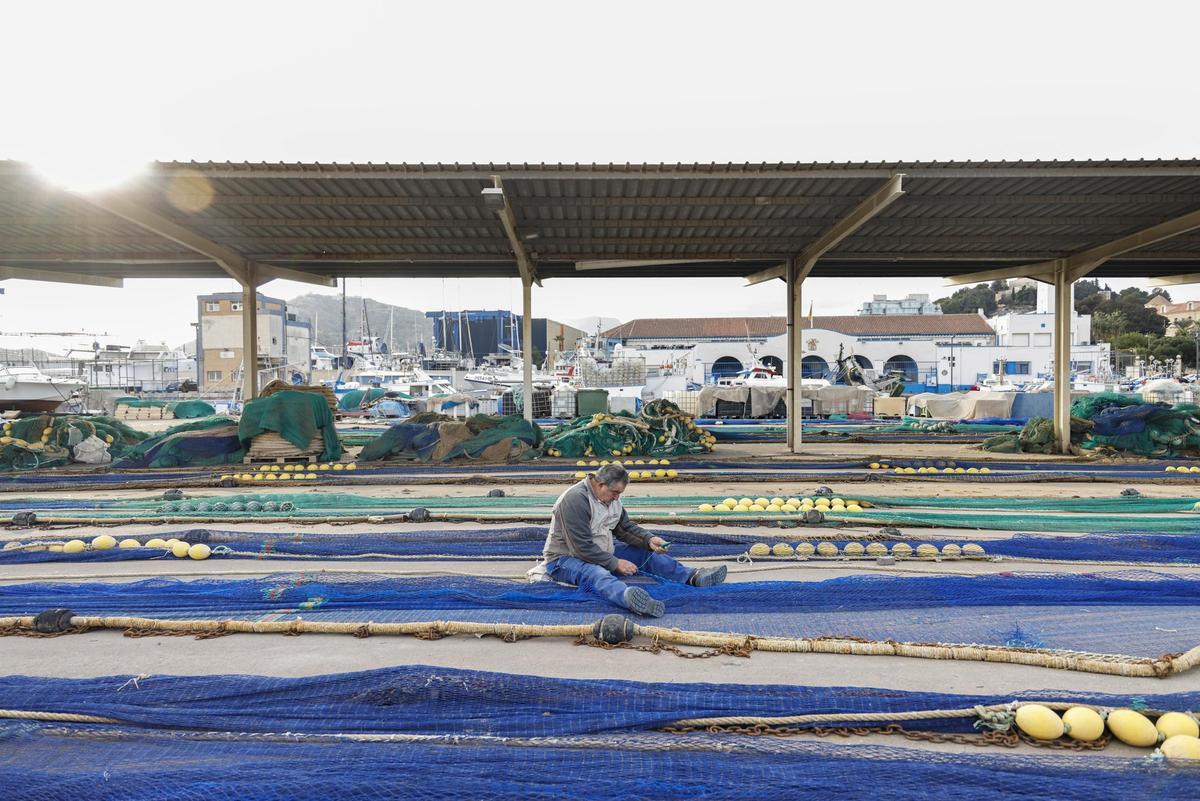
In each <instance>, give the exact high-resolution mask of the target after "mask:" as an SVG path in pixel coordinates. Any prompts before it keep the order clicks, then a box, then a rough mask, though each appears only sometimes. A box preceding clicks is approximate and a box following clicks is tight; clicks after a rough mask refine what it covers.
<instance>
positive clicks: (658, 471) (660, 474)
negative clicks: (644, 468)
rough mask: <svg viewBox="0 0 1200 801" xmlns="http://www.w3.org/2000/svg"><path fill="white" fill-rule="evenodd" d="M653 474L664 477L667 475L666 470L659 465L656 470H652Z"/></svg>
mask: <svg viewBox="0 0 1200 801" xmlns="http://www.w3.org/2000/svg"><path fill="white" fill-rule="evenodd" d="M654 476H655V477H656V478H666V477H667V471H666V470H663V469H662V468H661V467H660V468H658V469H657V470H655V471H654Z"/></svg>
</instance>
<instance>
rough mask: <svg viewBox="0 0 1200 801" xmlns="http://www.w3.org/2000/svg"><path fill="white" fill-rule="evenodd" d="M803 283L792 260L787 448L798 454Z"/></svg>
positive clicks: (789, 272) (789, 266) (801, 438)
mask: <svg viewBox="0 0 1200 801" xmlns="http://www.w3.org/2000/svg"><path fill="white" fill-rule="evenodd" d="M803 286H804V279H803V278H801V277H800V276H799V270H798V264H797V262H796V260H795V259H792V260H790V261H788V264H787V298H788V302H787V333H788V360H787V386H788V388H787V409H788V420H787V423H788V428H787V440H788V449H789V450H790V451H791V452H792V453H799V452H800V446H801V445H802V444H803V442H804V433H803V430H802V421H803V410H802V408H801V407H802V406H803V402H804V392H803V387H804V378H803V374H804V373H803V360H804V315H803V305H802V302H801V288H802V287H803Z"/></svg>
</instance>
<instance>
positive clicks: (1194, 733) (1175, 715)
mask: <svg viewBox="0 0 1200 801" xmlns="http://www.w3.org/2000/svg"><path fill="white" fill-rule="evenodd" d="M1154 728H1156V729H1158V733H1159V734H1161V735H1162V736H1163V739H1167V738H1170V737H1174V736H1175V735H1177V734H1186V735H1188V736H1189V737H1200V726H1197V725H1196V719H1195V718H1193V717H1192V716H1191V715H1185V714H1183V713H1182V712H1168V713H1167V714H1165V715H1163V716H1162V717H1160V718H1159V719H1158V720H1156V721H1155V722H1154Z"/></svg>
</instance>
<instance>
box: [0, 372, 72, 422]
mask: <svg viewBox="0 0 1200 801" xmlns="http://www.w3.org/2000/svg"><path fill="white" fill-rule="evenodd" d="M86 389H87V383H86V382H84V381H80V380H79V379H77V378H60V377H57V376H48V375H46V374H45V373H43V372H42V371H41V370H39V369H38V368H36V367H21V366H7V365H6V366H0V411H9V410H12V409H15V410H18V411H22V412H52V411H54V410H55V409H57V408H58V407H59V406H61V405H62V404H63V403H66V402H67V401H69V400H71V399H72V397H75V398H78V397H79V395H80V393H82V392H83V391H84V390H86Z"/></svg>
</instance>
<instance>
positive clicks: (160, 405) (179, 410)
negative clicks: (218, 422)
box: [113, 397, 217, 420]
mask: <svg viewBox="0 0 1200 801" xmlns="http://www.w3.org/2000/svg"><path fill="white" fill-rule="evenodd" d="M113 405H114V406H115V407H121V406H124V407H126V408H128V409H163V410H166V411H169V412H170V413H171V415H172V416H173V417H174V418H175V419H176V420H195V419H196V418H198V417H209V416H211V415H213V414H216V411H217V410H216V409H214V408H213V406H212V404H211V403H209V402H208V401H202V400H184V401H168V400H155V399H150V398H134V397H125V398H117V399H116V400H115V401H114V402H113Z"/></svg>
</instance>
